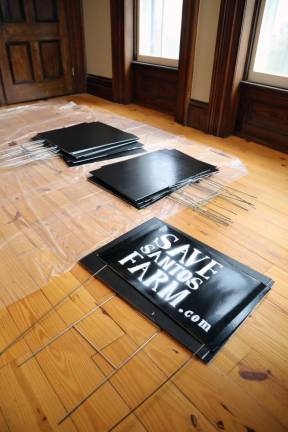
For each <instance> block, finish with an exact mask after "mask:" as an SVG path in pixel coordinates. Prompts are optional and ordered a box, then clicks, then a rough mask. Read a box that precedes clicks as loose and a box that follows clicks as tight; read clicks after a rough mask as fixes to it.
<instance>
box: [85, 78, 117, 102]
mask: <svg viewBox="0 0 288 432" xmlns="http://www.w3.org/2000/svg"><path fill="white" fill-rule="evenodd" d="M87 93H90V94H92V95H94V96H99V97H101V98H104V99H108V100H113V93H112V78H105V77H101V76H98V75H91V74H89V75H87Z"/></svg>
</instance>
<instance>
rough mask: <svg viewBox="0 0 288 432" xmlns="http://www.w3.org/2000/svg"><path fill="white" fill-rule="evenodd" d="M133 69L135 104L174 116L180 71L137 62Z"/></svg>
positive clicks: (133, 64)
mask: <svg viewBox="0 0 288 432" xmlns="http://www.w3.org/2000/svg"><path fill="white" fill-rule="evenodd" d="M132 68H133V81H134V100H135V102H136V103H138V104H140V105H145V106H149V107H151V108H155V109H158V110H160V111H164V112H169V113H173V114H174V112H175V105H176V100H177V80H178V69H176V68H172V67H168V66H162V65H159V66H158V65H154V64H148V63H142V62H137V61H134V62H133V63H132Z"/></svg>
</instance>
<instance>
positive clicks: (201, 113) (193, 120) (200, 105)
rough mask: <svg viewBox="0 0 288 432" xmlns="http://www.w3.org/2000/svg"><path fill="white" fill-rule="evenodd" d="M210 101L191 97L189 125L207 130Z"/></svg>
mask: <svg viewBox="0 0 288 432" xmlns="http://www.w3.org/2000/svg"><path fill="white" fill-rule="evenodd" d="M207 119H208V102H202V101H197V100H195V99H191V100H190V102H189V107H188V118H187V125H188V126H190V127H192V128H194V129H199V130H202V131H203V132H207Z"/></svg>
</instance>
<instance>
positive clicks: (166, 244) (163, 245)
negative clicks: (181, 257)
mask: <svg viewBox="0 0 288 432" xmlns="http://www.w3.org/2000/svg"><path fill="white" fill-rule="evenodd" d="M169 238H170V239H172V240H173V242H172V243H176V242H177V241H178V240H179V239H178V237H176V236H175V235H174V234H163V235H162V236H161V237H160V239H159V238H158V237H157V238H156V239H155V243H156V245H157V246H158V247H159V248H160V249H165V250H167V249H170V248H171V246H172V243H171V241H170V240H169Z"/></svg>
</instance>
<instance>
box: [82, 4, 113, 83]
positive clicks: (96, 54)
mask: <svg viewBox="0 0 288 432" xmlns="http://www.w3.org/2000/svg"><path fill="white" fill-rule="evenodd" d="M83 18H84V34H85V49H86V65H87V73H88V74H93V75H99V76H103V77H106V78H112V50H111V20H110V0H83Z"/></svg>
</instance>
